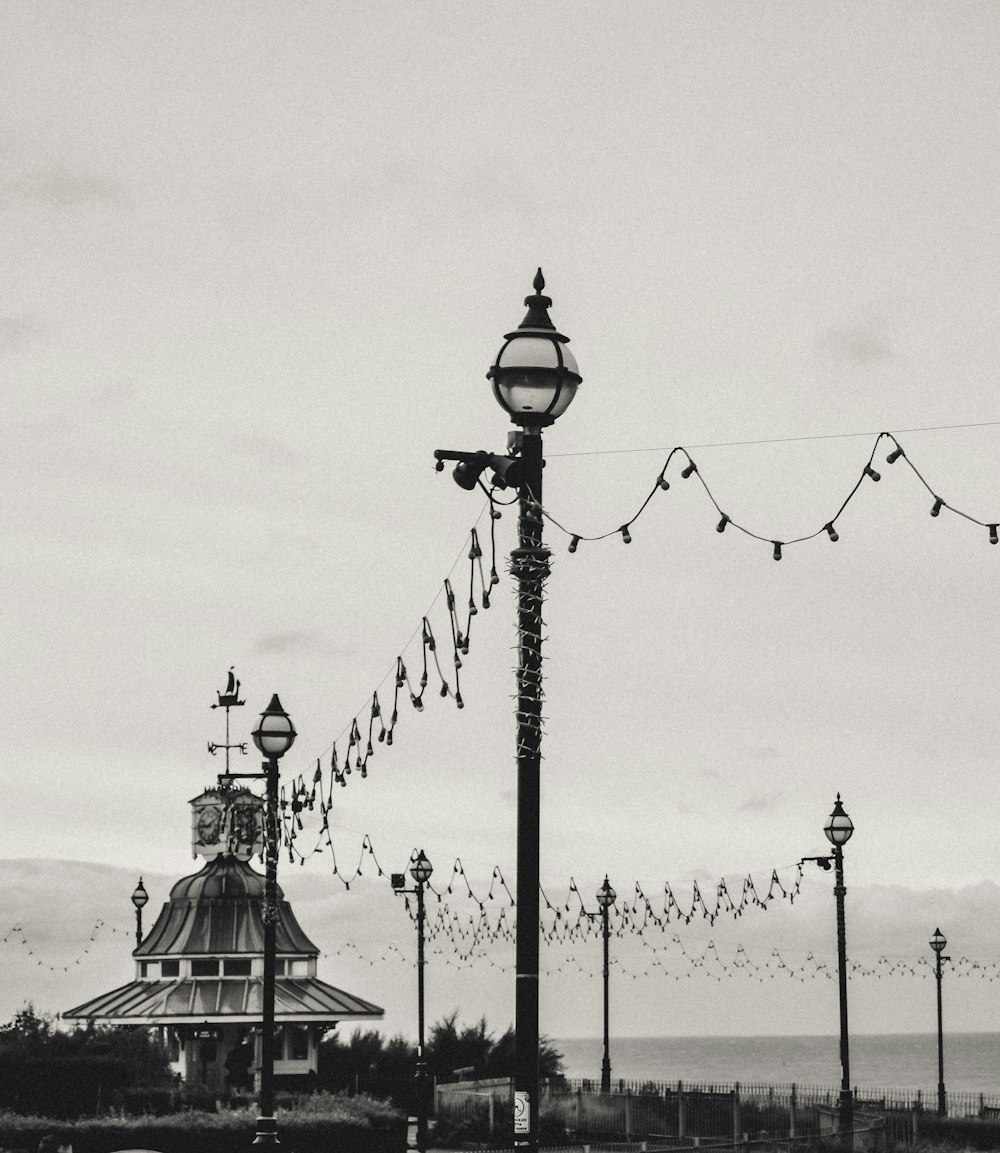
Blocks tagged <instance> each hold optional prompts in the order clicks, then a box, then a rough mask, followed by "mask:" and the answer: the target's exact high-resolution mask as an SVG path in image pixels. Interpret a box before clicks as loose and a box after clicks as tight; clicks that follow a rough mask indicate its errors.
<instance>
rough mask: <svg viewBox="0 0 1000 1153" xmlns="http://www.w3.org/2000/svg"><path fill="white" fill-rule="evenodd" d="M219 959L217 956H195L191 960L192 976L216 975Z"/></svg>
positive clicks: (217, 973)
mask: <svg viewBox="0 0 1000 1153" xmlns="http://www.w3.org/2000/svg"><path fill="white" fill-rule="evenodd" d="M218 975H219V959H218V958H217V957H196V958H194V960H192V962H191V976H192V977H218Z"/></svg>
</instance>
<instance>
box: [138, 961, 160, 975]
mask: <svg viewBox="0 0 1000 1153" xmlns="http://www.w3.org/2000/svg"><path fill="white" fill-rule="evenodd" d="M139 976H140V977H155V976H156V962H155V961H140V962H139Z"/></svg>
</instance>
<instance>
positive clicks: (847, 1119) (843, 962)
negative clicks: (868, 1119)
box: [833, 845, 854, 1140]
mask: <svg viewBox="0 0 1000 1153" xmlns="http://www.w3.org/2000/svg"><path fill="white" fill-rule="evenodd" d="M833 864H834V868H835V870H836V884H835V885H834V888H833V893H834V896H835V897H836V899H837V971H838V977H839V982H840V1131H841V1133H842V1134H844V1135H845V1140H850V1139H851V1138H850V1134H851V1130H852V1129H853V1128H854V1097H853V1095H852V1092H851V1054H850V1041H849V1034H848V1029H847V927H846V921H845V917H844V897H845V896H846V895H847V888H846V886H845V885H844V850H843V849H842V848H841V846H840V845H834V848H833Z"/></svg>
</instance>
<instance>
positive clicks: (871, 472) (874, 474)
mask: <svg viewBox="0 0 1000 1153" xmlns="http://www.w3.org/2000/svg"><path fill="white" fill-rule="evenodd" d="M865 474H866V475H867V476H870V477H871V478H872V480H875V481H878V480H881V479H882V474H881V473H878V472H876V471H875V470H874V469H873V468H872V466H871V465H870V464H866V465H865Z"/></svg>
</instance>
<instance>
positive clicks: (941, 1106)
mask: <svg viewBox="0 0 1000 1153" xmlns="http://www.w3.org/2000/svg"><path fill="white" fill-rule="evenodd" d="M935 968H936V973H935V976H936V977H937V1027H938V1030H937V1033H938V1036H937V1042H938V1113H939V1114H940V1115H941V1116H942V1117H945V1116H947V1113H948V1098H947V1097H946V1096H945V1091H944V1025H943V1018H942V1015H941V953H940V950H939V951H938V954H937V965H936V966H935Z"/></svg>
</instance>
